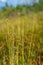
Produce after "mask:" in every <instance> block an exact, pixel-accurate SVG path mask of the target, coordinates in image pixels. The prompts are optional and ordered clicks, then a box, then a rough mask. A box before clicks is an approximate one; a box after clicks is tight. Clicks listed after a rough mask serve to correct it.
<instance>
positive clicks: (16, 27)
mask: <svg viewBox="0 0 43 65" xmlns="http://www.w3.org/2000/svg"><path fill="white" fill-rule="evenodd" d="M40 18H41V17H40ZM36 49H38V50H39V51H40V52H42V51H43V21H42V20H39V13H38V14H35V13H33V14H31V15H29V16H18V17H16V18H14V17H13V18H11V19H8V18H5V19H2V20H1V19H0V52H1V53H0V59H1V61H0V65H28V64H29V65H30V64H32V63H34V65H36V61H37V60H36ZM3 51H4V52H3Z"/></svg>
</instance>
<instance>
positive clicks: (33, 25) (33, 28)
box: [29, 18, 36, 65]
mask: <svg viewBox="0 0 43 65" xmlns="http://www.w3.org/2000/svg"><path fill="white" fill-rule="evenodd" d="M34 19H35V18H33V21H32V35H31V42H30V48H29V57H30V54H31V53H32V52H31V47H32V41H33V35H34V30H35V23H36V21H35V20H34ZM33 46H34V44H33ZM30 65H31V60H30Z"/></svg>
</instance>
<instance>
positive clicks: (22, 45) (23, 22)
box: [21, 20, 24, 65]
mask: <svg viewBox="0 0 43 65" xmlns="http://www.w3.org/2000/svg"><path fill="white" fill-rule="evenodd" d="M21 25H22V31H21V33H22V65H24V20H23V22H22V24H21Z"/></svg>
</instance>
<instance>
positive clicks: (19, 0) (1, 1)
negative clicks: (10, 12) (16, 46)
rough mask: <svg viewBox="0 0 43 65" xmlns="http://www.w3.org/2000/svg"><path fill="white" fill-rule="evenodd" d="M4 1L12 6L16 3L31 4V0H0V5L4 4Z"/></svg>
mask: <svg viewBox="0 0 43 65" xmlns="http://www.w3.org/2000/svg"><path fill="white" fill-rule="evenodd" d="M36 1H38V0H36ZM6 2H7V3H8V4H9V5H10V4H12V5H13V6H16V5H17V4H24V3H25V4H26V3H27V4H31V2H32V0H0V7H2V6H5V3H6Z"/></svg>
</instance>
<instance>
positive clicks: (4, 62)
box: [3, 49, 6, 65]
mask: <svg viewBox="0 0 43 65" xmlns="http://www.w3.org/2000/svg"><path fill="white" fill-rule="evenodd" d="M3 65H6V61H5V49H3Z"/></svg>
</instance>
